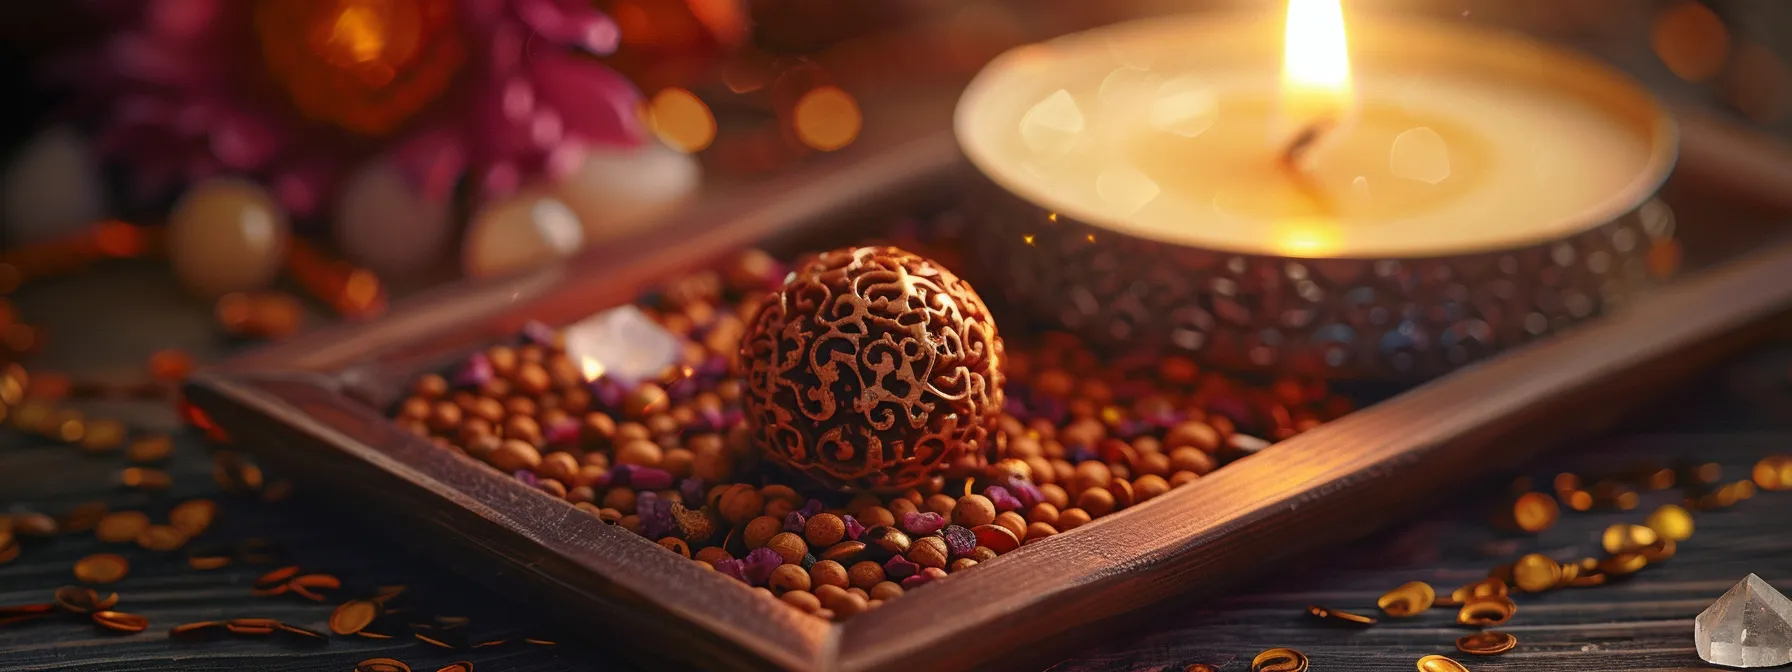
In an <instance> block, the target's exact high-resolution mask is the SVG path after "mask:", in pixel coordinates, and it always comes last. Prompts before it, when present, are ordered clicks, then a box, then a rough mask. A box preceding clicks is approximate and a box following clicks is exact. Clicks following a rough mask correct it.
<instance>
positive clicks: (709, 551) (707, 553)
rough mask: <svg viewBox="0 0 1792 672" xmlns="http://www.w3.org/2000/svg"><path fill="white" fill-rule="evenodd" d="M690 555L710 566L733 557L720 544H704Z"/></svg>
mask: <svg viewBox="0 0 1792 672" xmlns="http://www.w3.org/2000/svg"><path fill="white" fill-rule="evenodd" d="M692 557H695V558H696V559H697V560H698V561H699V562H703V563H705V564H708V565H710V566H712V567H713V566H715V564H716V563H718V562H721V561H723V560H732V559H734V556H731V555H729V554H728V551H727V550H725V549H723V548H722V547H720V546H705V547H703V548H700V549H697V553H696V555H695V556H692ZM779 567H783V565H779Z"/></svg>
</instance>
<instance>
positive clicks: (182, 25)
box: [143, 0, 218, 40]
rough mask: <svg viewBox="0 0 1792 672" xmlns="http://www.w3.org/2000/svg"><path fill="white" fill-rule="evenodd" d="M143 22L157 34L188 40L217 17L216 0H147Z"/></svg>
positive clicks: (197, 34) (203, 29)
mask: <svg viewBox="0 0 1792 672" xmlns="http://www.w3.org/2000/svg"><path fill="white" fill-rule="evenodd" d="M143 13H144V23H145V24H146V25H147V26H148V27H149V28H150V30H153V31H155V32H156V33H157V35H159V36H161V37H164V38H168V39H174V40H190V39H194V38H195V37H198V36H199V35H200V34H201V33H203V32H205V30H206V29H207V28H209V27H211V25H212V22H213V21H215V20H216V19H217V17H218V1H217V0H148V6H146V7H144V9H143Z"/></svg>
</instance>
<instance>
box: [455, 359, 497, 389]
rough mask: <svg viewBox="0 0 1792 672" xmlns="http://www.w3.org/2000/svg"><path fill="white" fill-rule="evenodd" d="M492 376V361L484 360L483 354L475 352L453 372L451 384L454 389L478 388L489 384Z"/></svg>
mask: <svg viewBox="0 0 1792 672" xmlns="http://www.w3.org/2000/svg"><path fill="white" fill-rule="evenodd" d="M493 375H495V374H493V373H492V360H490V359H488V358H486V356H485V353H483V352H476V353H473V356H471V357H468V358H467V361H465V362H461V365H460V367H459V368H457V369H455V370H454V376H453V378H452V382H453V383H454V386H455V387H479V386H480V385H484V384H486V383H488V382H491V379H492V376H493Z"/></svg>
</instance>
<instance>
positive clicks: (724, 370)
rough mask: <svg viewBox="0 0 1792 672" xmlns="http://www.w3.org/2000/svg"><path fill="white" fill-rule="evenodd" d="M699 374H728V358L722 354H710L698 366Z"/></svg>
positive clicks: (718, 375)
mask: <svg viewBox="0 0 1792 672" xmlns="http://www.w3.org/2000/svg"><path fill="white" fill-rule="evenodd" d="M697 374H698V375H701V376H705V377H721V376H725V375H728V358H727V357H723V356H721V355H710V356H709V357H708V358H706V359H704V360H703V363H702V364H700V365H698V366H697Z"/></svg>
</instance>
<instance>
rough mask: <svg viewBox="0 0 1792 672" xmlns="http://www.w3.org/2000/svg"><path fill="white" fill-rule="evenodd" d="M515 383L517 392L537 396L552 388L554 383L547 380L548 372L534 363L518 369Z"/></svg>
mask: <svg viewBox="0 0 1792 672" xmlns="http://www.w3.org/2000/svg"><path fill="white" fill-rule="evenodd" d="M515 381H516V387H517V390H518V391H520V392H522V393H523V394H530V395H539V394H543V393H545V392H547V391H548V390H550V389H553V387H554V381H553V380H552V379H551V378H549V376H548V370H547V369H546V368H543V367H542V366H541V365H540V364H536V363H529V364H524V365H522V366H521V367H518V368H517V370H516V378H515Z"/></svg>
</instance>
